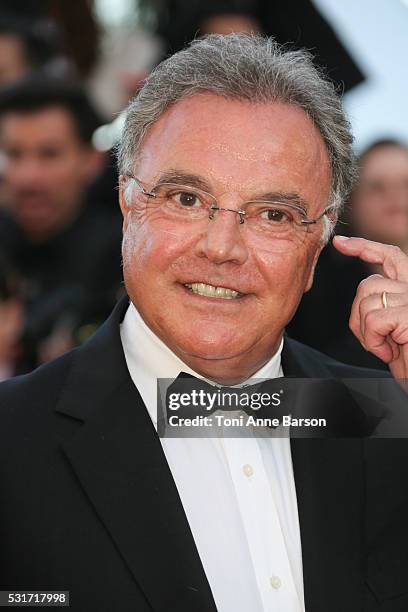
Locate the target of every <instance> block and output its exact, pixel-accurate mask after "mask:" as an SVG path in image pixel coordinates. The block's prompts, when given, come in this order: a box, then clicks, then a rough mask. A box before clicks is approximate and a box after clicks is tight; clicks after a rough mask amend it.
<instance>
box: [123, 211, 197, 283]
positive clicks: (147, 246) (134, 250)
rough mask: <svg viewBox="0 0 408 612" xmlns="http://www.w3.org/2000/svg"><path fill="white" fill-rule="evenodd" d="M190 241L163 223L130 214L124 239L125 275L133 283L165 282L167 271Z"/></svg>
mask: <svg viewBox="0 0 408 612" xmlns="http://www.w3.org/2000/svg"><path fill="white" fill-rule="evenodd" d="M187 242H188V240H187V238H186V237H185V236H184V237H183V236H180V235H175V234H174V233H173V232H172V231H171V230H170V229H169V228H168V226H166V224H164V223H160V222H157V221H156V222H155V223H150V222H149V221H148V220H146V219H142V218H140V217H138V216H137V215H135V216H134V217H132V216H130V218H129V222H128V225H127V228H126V231H125V233H124V236H123V242H122V256H123V266H124V272H125V275H126V276H127V277H128V278H129V279H130V280H131V281H132V282H133V283H136V281H137V282H142V283H143V284H144V285H146V284H149V281H151V282H152V283H153V282H154V283H155V284H157V283H159V284H160V283H164V281H165V271H166V270H168V269H169V268H170V267H171V266H172V264H173V262H174V261H176V260H177V258H178V257H179V256H180V254H181V253H183V252H184V251H185V249H186V248H187V245H186V243H187Z"/></svg>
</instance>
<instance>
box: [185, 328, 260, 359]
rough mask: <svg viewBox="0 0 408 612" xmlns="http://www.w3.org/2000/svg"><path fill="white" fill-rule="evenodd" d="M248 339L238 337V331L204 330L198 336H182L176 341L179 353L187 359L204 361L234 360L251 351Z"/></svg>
mask: <svg viewBox="0 0 408 612" xmlns="http://www.w3.org/2000/svg"><path fill="white" fill-rule="evenodd" d="M247 342H248V340H247V338H242V337H237V334H236V331H235V330H233V329H230V330H225V329H224V330H220V329H217V330H211V331H209V330H207V333H203V330H201V331H200V332H197V333H196V334H191V335H188V336H187V337H186V336H185V335H184V334H182V335H180V336H179V337H178V338H177V339H176V344H177V348H178V350H179V352H180V353H181V354H182V355H185V358H187V357H192V358H194V359H202V360H213V359H215V360H221V359H233V358H234V357H238V356H239V355H241V354H242V353H245V352H246V351H247V350H249V349H250V346H251V345H249V344H247Z"/></svg>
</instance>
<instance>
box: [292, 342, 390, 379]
mask: <svg viewBox="0 0 408 612" xmlns="http://www.w3.org/2000/svg"><path fill="white" fill-rule="evenodd" d="M285 342H286V343H287V345H288V349H289V351H290V353H291V354H293V355H294V356H295V358H296V360H297V361H298V362H299V363H300V364H301V366H302V369H303V368H304V369H305V371H307V374H308V375H309V376H315V377H324V376H333V377H334V378H390V377H391V374H390V372H387V371H385V370H376V369H372V368H363V367H358V366H353V365H349V364H347V363H343V362H341V361H337V360H336V359H333V358H332V357H329V356H328V355H325V354H324V353H321V352H320V351H318V350H316V349H314V348H312V347H310V346H307V345H306V344H303V343H302V342H298V341H297V340H293V338H290V337H288V336H286V337H285Z"/></svg>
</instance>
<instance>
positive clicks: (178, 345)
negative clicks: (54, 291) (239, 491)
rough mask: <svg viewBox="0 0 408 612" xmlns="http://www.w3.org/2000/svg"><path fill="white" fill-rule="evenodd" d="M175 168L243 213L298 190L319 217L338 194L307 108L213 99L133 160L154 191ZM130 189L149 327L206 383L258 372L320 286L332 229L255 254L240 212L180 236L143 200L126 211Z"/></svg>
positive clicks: (169, 118)
mask: <svg viewBox="0 0 408 612" xmlns="http://www.w3.org/2000/svg"><path fill="white" fill-rule="evenodd" d="M171 170H177V172H178V173H181V174H185V175H194V176H196V177H199V178H200V179H202V180H205V182H206V183H207V184H208V185H209V189H211V192H212V193H213V194H214V195H215V196H216V197H217V199H218V203H219V204H220V206H222V207H224V208H229V209H233V210H238V209H239V208H240V206H241V205H242V204H243V203H245V202H246V201H248V200H250V199H253V197H254V195H255V194H259V193H268V192H279V193H282V194H297V195H298V196H299V198H302V199H303V200H304V201H305V202H306V203H307V204H308V216H309V218H314V217H316V216H318V215H319V214H320V213H321V212H322V211H323V210H324V208H325V207H326V206H327V202H328V198H329V193H330V180H331V172H330V164H329V160H328V155H327V152H326V149H325V145H324V143H323V140H322V138H321V136H320V134H319V133H318V131H317V129H316V128H315V127H314V125H313V124H312V122H311V121H310V120H309V118H308V117H307V116H306V114H305V113H304V112H303V111H301V110H300V109H298V108H296V107H293V106H289V105H283V104H256V105H255V104H251V103H246V102H241V101H234V100H226V99H224V98H221V97H218V96H215V95H211V94H205V95H204V94H202V95H197V96H195V97H192V98H190V99H186V100H184V101H181V102H179V103H177V104H176V105H175V106H174V107H172V108H171V109H170V110H168V111H167V112H166V113H165V114H164V115H163V116H162V117H161V118H160V120H159V121H157V123H156V124H154V125H153V127H152V128H151V129H150V131H149V132H148V134H147V136H146V138H145V140H144V142H143V145H142V147H141V151H140V156H139V158H138V161H137V163H136V164H135V175H136V176H137V177H138V178H139V179H140V180H141V181H142V182H143V184H144V185H146V186H147V187H148V188H150V189H151V188H152V187H154V186H155V185H156V184H157V182H158V181H159V180H160V177H161V176H162V175H163V174H164V173H166V172H169V171H171ZM123 185H124V182H123V183H122V189H121V205H122V210H123V213H124V244H123V259H124V274H125V283H126V287H127V290H128V293H129V296H130V298H131V299H132V301H133V302H134V304H135V305H136V307H137V308H138V310H139V312H140V313H141V315H142V317H143V318H144V320H145V321H146V323H147V324H148V325H149V327H150V328H151V329H152V330H153V331H154V332H155V333H156V334H157V335H158V336H159V337H160V338H161V339H162V340H163V341H164V342H165V344H166V345H168V346H169V347H170V348H171V349H172V350H173V351H174V352H175V353H176V354H177V355H179V356H180V357H181V359H183V361H185V362H186V363H188V364H189V365H190V366H191V367H193V368H194V369H195V370H196V371H198V372H200V373H202V374H204V375H207V376H208V377H212V378H213V379H215V380H217V377H218V379H220V380H228V381H230V382H232V381H233V380H237V379H239V378H242V379H243V378H245V377H247V376H248V375H250V374H252V373H254V372H255V371H256V370H257V369H259V367H261V365H262V364H263V363H265V362H266V361H267V359H269V358H270V356H271V355H272V354H273V353H274V352H275V351H276V349H277V346H278V344H279V342H280V339H281V337H282V332H283V329H284V327H285V325H286V324H287V323H288V321H289V320H290V319H291V317H292V316H293V314H294V312H295V310H296V308H297V306H298V303H299V301H300V298H301V296H302V294H303V292H304V291H305V290H306V289H308V288H309V287H310V284H311V277H312V268H313V266H314V264H315V262H316V258H317V256H318V253H319V252H320V249H321V242H320V240H319V238H320V237H321V234H322V230H323V221H320V222H319V223H318V224H317V226H312V227H314V231H312V232H311V233H310V234H307V235H306V239H305V240H304V242H303V244H302V245H301V246H300V247H298V248H297V249H293V250H292V251H289V252H284V253H280V252H275V251H273V250H272V251H271V250H269V249H268V248H263V249H260V248H259V244H258V246H255V245H254V244H253V242H252V241H251V240H250V239H248V234H247V231H246V227H245V225H240V224H239V218H238V215H236V214H234V213H231V212H226V211H220V212H217V214H216V217H215V219H214V220H213V221H204V222H200V223H198V225H195V224H194V222H192V223H191V228H190V227H189V228H188V229H187V228H185V227H183V230H182V231H175V229H174V224H172V225H170V224H169V221H167V220H166V219H165V218H163V217H162V216H161V215H160V214H147V213H144V212H143V210H141V208H140V205H139V204H138V203H137V202H138V195H137V193H135V192H134V193H133V195H132V198H131V199H130V201H129V202H128V205H126V202H125V198H124V194H123ZM132 202H133V203H132ZM265 246H266V245H265ZM192 283H205V284H206V285H213V286H215V287H225V288H229V289H233V290H235V291H237V292H239V294H241V297H237V298H235V299H223V298H222V297H218V298H217V297H205V296H201V295H197V294H195V293H193V292H192V291H191V290H190V289H188V288H186V287H185V284H192ZM235 374H236V376H235Z"/></svg>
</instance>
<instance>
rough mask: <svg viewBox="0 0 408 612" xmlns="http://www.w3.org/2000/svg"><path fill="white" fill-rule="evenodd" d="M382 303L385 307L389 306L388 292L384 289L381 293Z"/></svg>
mask: <svg viewBox="0 0 408 612" xmlns="http://www.w3.org/2000/svg"><path fill="white" fill-rule="evenodd" d="M381 303H382V305H383V308H388V301H387V292H386V291H383V292H382V294H381Z"/></svg>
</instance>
